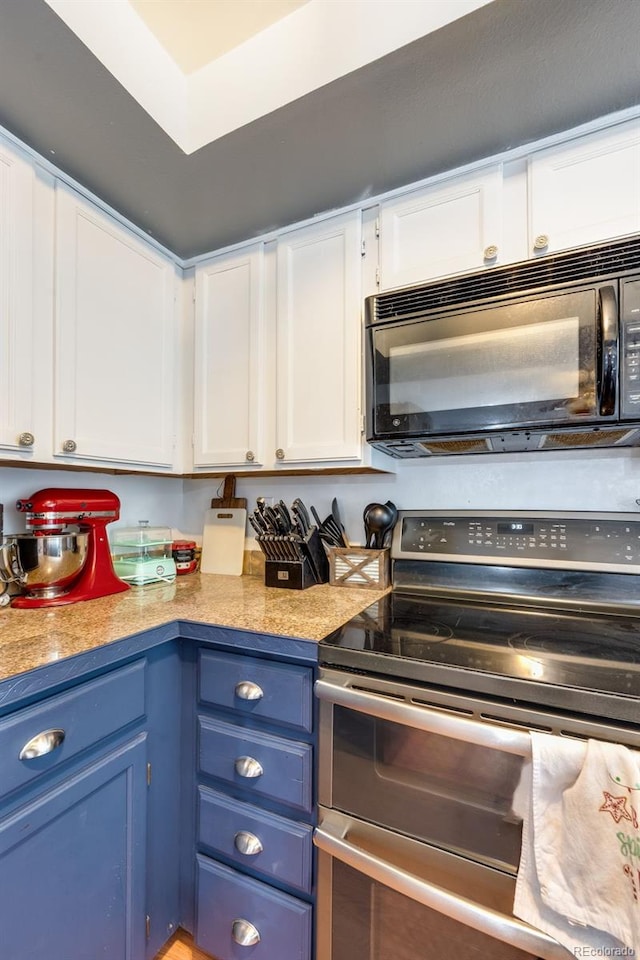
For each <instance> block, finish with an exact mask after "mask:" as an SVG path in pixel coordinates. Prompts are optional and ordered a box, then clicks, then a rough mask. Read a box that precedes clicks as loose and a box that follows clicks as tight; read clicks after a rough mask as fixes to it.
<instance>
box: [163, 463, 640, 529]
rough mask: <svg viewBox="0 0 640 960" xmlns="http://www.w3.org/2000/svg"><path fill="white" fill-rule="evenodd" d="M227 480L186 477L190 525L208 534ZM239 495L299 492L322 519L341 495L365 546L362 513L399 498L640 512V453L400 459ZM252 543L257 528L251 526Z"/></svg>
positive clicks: (257, 482) (247, 484) (409, 504)
mask: <svg viewBox="0 0 640 960" xmlns="http://www.w3.org/2000/svg"><path fill="white" fill-rule="evenodd" d="M219 484H220V481H219V480H218V479H214V480H204V479H203V480H185V481H184V513H183V521H182V522H183V525H184V530H185V531H186V532H188V533H190V534H193V535H200V534H201V533H202V525H203V518H204V511H205V510H206V509H207V508H208V507H209V506H210V500H211V498H212V497H215V496H218V495H219V494H218V493H217V489H218V486H219ZM236 496H239V497H246V498H247V501H248V509H249V510H252V509H253V508H254V507H255V500H256V497H259V496H264V497H272V498H274V499H275V500H280V499H281V498H282V499H283V500H284V501H285V503H287V504H288V505H289V504H291V501H292V500H294V499H295V497H300V498H301V499H302V500H303V501H304V502H305V504H306V505H307V508H308V507H309V505H310V504H313V505H314V506H315V507H316V509H317V510H318V512H319V514H320V516H321V517H324V516H325V515H326V514H327V513H328V512H329V510H330V508H331V500H332V498H333V497H336V498H337V500H338V505H339V508H340V513H341V515H342V520H343V523H344V524H345V527H346V530H347V534H348V536H349V538H350V540H351V541H352V542H353V543H362V542H363V536H364V530H363V526H362V511H363V509H364V507H365V506H366V505H367V504H368V503H371V502H374V501H378V502H384V501H385V500H392V501H393V502H394V503H395V504H396V506H397V507H399V508H400V509H405V510H408V509H419V508H426V509H428V508H432V509H439V510H448V509H451V510H457V509H464V510H475V509H478V510H505V509H506V510H518V509H520V510H565V511H569V510H614V511H628V512H638V513H640V507H639V506H638V504H637V503H636V498H638V499H640V450H638V451H636V450H615V451H607V452H605V451H582V452H578V451H557V452H547V453H537V454H519V455H517V454H498V455H495V456H493V455H490V454H488V455H486V456H485V455H482V456H477V457H455V458H454V457H439V458H434V459H433V460H428V461H427V460H412V461H404V462H399V463H398V472H397V473H396V474H388V475H382V476H381V475H379V474H378V475H362V476H360V475H345V476H331V477H308V478H305V477H279V478H272V477H265V478H264V479H261V478H245V479H243V478H242V476H238V482H237V486H236ZM247 536H248V538H250V540H249V542H248V544H247V546H248V547H250V546H251V545H252V544H251V540H252V539H253V531H252V530H251V529H250V528H249V530H248V533H247Z"/></svg>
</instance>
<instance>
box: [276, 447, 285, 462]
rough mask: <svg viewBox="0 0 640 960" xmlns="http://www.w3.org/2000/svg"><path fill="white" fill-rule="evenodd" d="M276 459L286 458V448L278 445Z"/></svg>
mask: <svg viewBox="0 0 640 960" xmlns="http://www.w3.org/2000/svg"><path fill="white" fill-rule="evenodd" d="M276 460H284V450H283V449H282V447H278V449H277V450H276Z"/></svg>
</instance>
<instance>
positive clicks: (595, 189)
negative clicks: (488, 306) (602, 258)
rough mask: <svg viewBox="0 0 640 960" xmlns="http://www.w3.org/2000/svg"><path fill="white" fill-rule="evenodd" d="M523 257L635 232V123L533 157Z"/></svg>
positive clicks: (639, 209)
mask: <svg viewBox="0 0 640 960" xmlns="http://www.w3.org/2000/svg"><path fill="white" fill-rule="evenodd" d="M529 214H530V218H529V219H530V238H529V241H530V249H529V254H530V255H533V254H535V253H551V252H553V251H554V250H562V249H565V248H568V247H574V246H580V245H582V244H589V243H597V242H599V241H603V240H608V239H611V238H613V237H618V236H624V235H625V234H627V233H634V232H637V231H638V230H640V119H634V120H631V121H627V122H626V123H622V124H619V125H617V126H614V127H610V128H608V129H605V130H601V131H599V132H598V133H592V134H588V135H586V136H583V137H579V138H577V139H575V140H570V141H568V142H567V143H561V144H559V145H558V146H554V147H549V148H548V149H546V150H541V151H539V152H537V153H534V154H533V156H532V157H531V158H530V161H529Z"/></svg>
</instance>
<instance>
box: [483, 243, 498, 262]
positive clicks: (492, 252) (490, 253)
mask: <svg viewBox="0 0 640 960" xmlns="http://www.w3.org/2000/svg"><path fill="white" fill-rule="evenodd" d="M497 256H498V248H497V247H496V246H495V244H493V243H492V244H490V246H488V247H485V248H484V253H483V257H484V259H485V260H495V258H496V257H497Z"/></svg>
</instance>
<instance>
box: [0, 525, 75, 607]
mask: <svg viewBox="0 0 640 960" xmlns="http://www.w3.org/2000/svg"><path fill="white" fill-rule="evenodd" d="M88 542H89V535H88V534H87V533H60V534H44V535H42V536H39V537H36V536H34V535H33V534H32V533H18V534H15V535H14V536H9V537H5V538H4V542H3V545H2V551H1V553H2V555H1V557H0V564H1V566H2V568H3V571H4V574H5V576H6V575H7V573H11V574H12V575H13V576H12V578H15V580H16V581H17V582H18V583H19V584H20V586H21V587H22V591H23V593H25V594H27V595H28V596H30V597H57V596H59V595H60V594H61V593H64V592H65V591H66V590H68V589H69V587H71V585H72V584H73V583H74V581H75V580H77V578H78V577H79V575H80V573H81V571H82V568H83V567H84V564H85V562H86V559H87V547H88Z"/></svg>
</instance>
